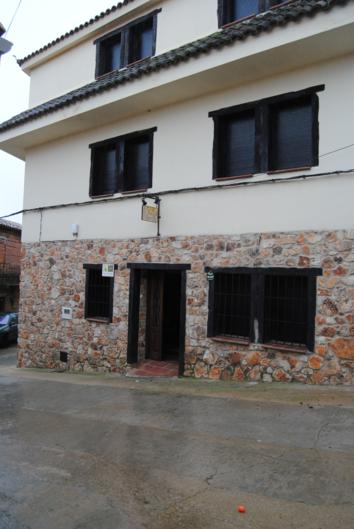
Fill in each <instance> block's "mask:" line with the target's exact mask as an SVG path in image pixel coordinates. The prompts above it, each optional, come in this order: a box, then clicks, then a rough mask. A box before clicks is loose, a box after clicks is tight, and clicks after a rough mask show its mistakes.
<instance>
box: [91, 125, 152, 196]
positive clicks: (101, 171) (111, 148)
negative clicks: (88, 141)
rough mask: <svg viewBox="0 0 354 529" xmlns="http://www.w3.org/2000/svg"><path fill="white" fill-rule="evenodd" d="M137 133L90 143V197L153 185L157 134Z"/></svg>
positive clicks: (136, 189) (150, 131)
mask: <svg viewBox="0 0 354 529" xmlns="http://www.w3.org/2000/svg"><path fill="white" fill-rule="evenodd" d="M156 130H157V129H156V128H154V129H149V130H145V131H139V132H133V133H131V134H126V135H125V136H118V137H116V138H111V139H109V140H104V141H102V142H99V143H94V144H92V145H90V149H91V177H90V196H91V197H98V196H104V195H113V194H114V193H118V192H123V193H124V192H128V191H143V190H146V189H148V188H149V187H151V186H152V157H153V133H154V132H155V131H156Z"/></svg>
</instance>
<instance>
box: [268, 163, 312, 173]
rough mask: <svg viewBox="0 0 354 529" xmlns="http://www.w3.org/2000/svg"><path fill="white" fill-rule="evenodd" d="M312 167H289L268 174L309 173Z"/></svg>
mask: <svg viewBox="0 0 354 529" xmlns="http://www.w3.org/2000/svg"><path fill="white" fill-rule="evenodd" d="M310 169H312V166H310V165H307V166H305V167H289V168H288V169H277V170H275V171H267V174H281V173H295V172H296V171H309V170H310Z"/></svg>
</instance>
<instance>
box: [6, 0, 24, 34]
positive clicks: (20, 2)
mask: <svg viewBox="0 0 354 529" xmlns="http://www.w3.org/2000/svg"><path fill="white" fill-rule="evenodd" d="M21 4H22V0H20V1H19V3H18V4H17V7H16V9H15V12H14V14H13V15H12V19H11V21H10V24H9V25H8V28H7V30H6V31H5V35H7V34H8V32H9V31H10V28H11V26H12V23H13V21H14V20H15V17H16V15H17V12H18V10H19V9H20V5H21Z"/></svg>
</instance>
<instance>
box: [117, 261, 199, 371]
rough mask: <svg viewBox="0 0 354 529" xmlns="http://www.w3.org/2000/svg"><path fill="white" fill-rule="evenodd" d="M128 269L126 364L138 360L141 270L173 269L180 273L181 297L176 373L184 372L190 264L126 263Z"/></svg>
mask: <svg viewBox="0 0 354 529" xmlns="http://www.w3.org/2000/svg"><path fill="white" fill-rule="evenodd" d="M127 268H128V269H130V282H129V315H128V351H127V362H128V364H135V363H137V361H138V335H139V308H140V286H141V272H142V271H143V270H156V271H174V272H176V271H177V272H178V271H179V272H180V273H181V299H180V316H181V318H180V329H179V332H180V335H179V337H180V340H179V343H180V345H179V354H178V363H179V369H178V374H179V376H182V375H183V373H184V353H185V338H186V284H187V270H190V269H191V265H190V264H167V263H128V264H127Z"/></svg>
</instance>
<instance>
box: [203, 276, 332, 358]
mask: <svg viewBox="0 0 354 529" xmlns="http://www.w3.org/2000/svg"><path fill="white" fill-rule="evenodd" d="M207 270H209V271H210V269H207ZM321 273H322V271H321V270H320V269H317V268H311V269H294V268H290V269H286V268H239V269H238V268H229V269H215V270H213V280H211V281H210V284H209V319H208V336H210V337H218V336H219V337H222V336H225V337H227V336H229V337H234V338H243V339H247V340H249V341H250V342H258V343H264V344H277V343H280V344H287V345H293V346H304V347H307V348H308V349H309V350H313V347H314V333H315V313H316V276H317V275H321Z"/></svg>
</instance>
